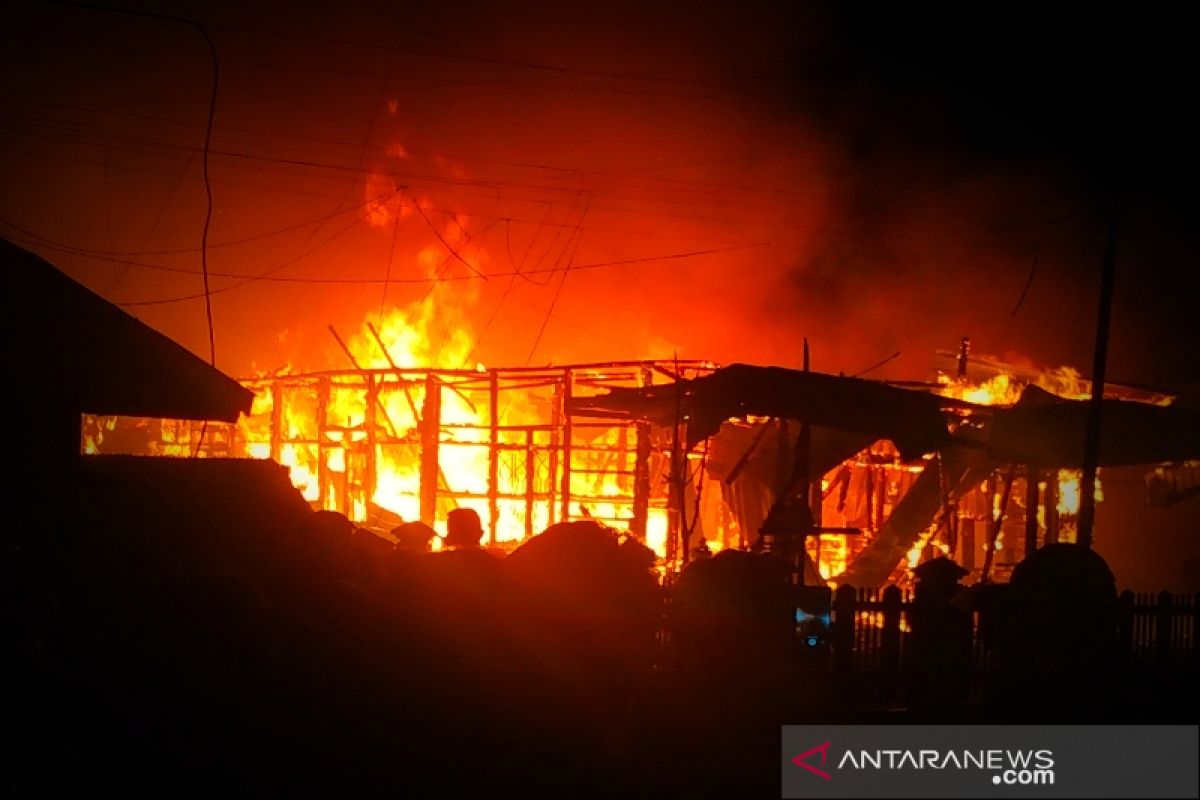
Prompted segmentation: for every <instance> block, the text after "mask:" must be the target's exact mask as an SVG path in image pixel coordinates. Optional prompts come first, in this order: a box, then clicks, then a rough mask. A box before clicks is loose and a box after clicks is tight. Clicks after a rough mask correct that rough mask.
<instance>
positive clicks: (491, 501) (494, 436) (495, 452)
mask: <svg viewBox="0 0 1200 800" xmlns="http://www.w3.org/2000/svg"><path fill="white" fill-rule="evenodd" d="M488 418H489V425H490V430H489V433H488V440H489V442H490V446H489V447H488V541H489V542H490V543H491V545H492V546H493V547H495V546H496V540H497V534H498V530H497V529H498V528H499V526H500V499H499V496H500V377H499V374H498V373H497V372H496V370H492V371H491V372H490V373H489V374H488Z"/></svg>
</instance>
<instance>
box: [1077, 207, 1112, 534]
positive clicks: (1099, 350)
mask: <svg viewBox="0 0 1200 800" xmlns="http://www.w3.org/2000/svg"><path fill="white" fill-rule="evenodd" d="M1109 213H1110V216H1109V221H1108V235H1107V237H1105V241H1104V259H1103V261H1102V263H1101V266H1100V308H1099V311H1098V313H1097V314H1096V346H1095V349H1094V351H1093V358H1092V397H1091V400H1090V402H1089V403H1088V414H1087V431H1086V434H1085V436H1084V441H1083V478H1082V479H1081V480H1080V482H1079V522H1078V525H1079V535H1078V539H1077V541H1078V542H1079V544H1081V545H1083V546H1084V547H1091V546H1092V530H1093V527H1094V525H1095V522H1096V469H1097V468H1098V467H1099V465H1100V431H1101V428H1102V419H1103V413H1104V372H1105V368H1106V365H1107V363H1108V328H1109V320H1110V318H1111V317H1112V303H1113V284H1114V283H1115V279H1116V272H1117V221H1118V219H1119V216H1120V195H1119V194H1114V197H1113V198H1112V205H1111V208H1110V212H1109Z"/></svg>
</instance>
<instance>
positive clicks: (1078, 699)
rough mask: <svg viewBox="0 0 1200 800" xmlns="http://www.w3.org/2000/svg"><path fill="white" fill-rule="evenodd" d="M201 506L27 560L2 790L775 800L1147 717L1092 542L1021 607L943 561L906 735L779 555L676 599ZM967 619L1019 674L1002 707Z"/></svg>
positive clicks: (108, 508)
mask: <svg viewBox="0 0 1200 800" xmlns="http://www.w3.org/2000/svg"><path fill="white" fill-rule="evenodd" d="M131 469H134V468H131ZM179 469H197V470H199V471H198V473H197V475H198V476H199V477H203V475H204V472H203V470H202V469H200V468H197V467H180V468H179ZM193 477H196V476H193ZM197 481H198V482H199V484H200V485H199V486H198V487H194V488H195V494H196V496H198V497H204V498H208V499H206V500H204V501H202V502H199V503H198V504H197V505H195V506H193V507H192V508H191V510H190V512H189V511H188V510H187V509H186V508H185V509H184V512H183V513H181V510H180V505H179V502H180V500H179V497H178V496H174V497H173V496H170V492H166V491H165V490H164V491H159V492H155V491H146V487H145V486H144V485H142V484H138V483H137V482H133V483H130V482H128V481H126V482H124V483H122V482H121V481H114V480H113V479H112V476H111V475H98V476H91V477H90V478H87V479H85V480H83V481H82V484H83V485H82V487H81V489H80V490H79V491H78V492H77V494H76V498H77V499H76V500H75V501H74V502H73V504H72V505H71V507H70V508H68V509H65V510H64V511H63V513H62V515H60V520H66V521H65V522H61V523H60V524H59V525H58V526H56V527H53V528H51V529H40V530H26V531H24V533H22V534H21V535H13V536H10V538H9V539H8V546H9V555H10V558H9V559H7V563H8V564H9V565H10V567H11V568H10V572H9V577H10V580H9V581H8V586H9V594H10V599H11V601H12V602H11V603H10V604H9V607H10V609H11V610H12V620H13V622H14V623H15V624H14V626H13V628H12V630H14V631H15V633H16V635H15V637H14V641H15V642H16V652H15V654H14V657H13V658H12V659H11V660H10V663H11V664H13V665H14V666H15V667H16V672H17V678H16V679H15V680H16V683H15V684H13V685H14V686H17V687H19V688H18V690H16V691H14V692H12V693H11V694H12V695H13V698H12V699H13V702H12V703H11V704H10V705H11V707H12V714H11V715H10V725H9V734H10V735H9V741H8V743H7V744H8V749H7V752H8V753H9V755H10V757H11V758H12V759H13V765H14V766H13V768H12V769H10V770H9V772H8V782H9V786H10V788H13V789H16V790H18V791H26V792H33V791H37V792H38V793H42V792H43V791H50V790H77V789H88V788H93V787H96V786H101V785H111V786H121V787H125V788H129V789H133V788H136V789H151V790H156V791H179V790H187V791H207V790H216V791H239V792H251V793H257V794H263V795H269V796H273V795H283V794H289V793H294V792H296V791H302V792H304V793H329V794H339V795H342V794H355V795H357V794H389V795H393V794H395V793H397V792H404V791H412V790H415V789H417V788H418V787H427V790H426V791H427V793H429V794H432V795H433V796H457V795H458V794H459V793H461V792H466V791H506V792H507V791H513V792H514V793H519V794H522V795H525V796H549V795H554V796H561V795H562V794H563V793H565V792H569V793H570V794H573V795H577V796H602V795H603V796H612V795H614V794H616V795H618V796H648V795H655V796H660V797H661V796H714V797H726V796H739V797H746V796H777V794H778V772H777V766H778V761H777V760H778V747H779V726H780V725H783V724H789V723H803V722H820V721H825V722H873V721H885V720H888V721H890V720H897V721H921V722H953V721H977V722H978V721H984V722H987V721H1009V722H1029V721H1046V722H1075V721H1103V722H1117V721H1122V720H1123V719H1125V718H1126V716H1128V714H1129V712H1130V709H1129V708H1127V707H1125V706H1123V705H1122V703H1123V702H1125V699H1124V698H1127V697H1128V696H1129V692H1127V691H1124V690H1123V686H1124V684H1123V680H1125V679H1126V678H1127V677H1128V672H1127V671H1126V670H1124V668H1123V667H1122V662H1121V661H1120V659H1119V657H1118V656H1119V653H1117V651H1116V646H1115V640H1114V639H1113V631H1114V627H1115V622H1114V619H1115V617H1114V615H1115V613H1116V606H1115V602H1116V590H1115V585H1114V583H1113V580H1112V573H1111V571H1109V570H1108V568H1107V565H1105V564H1104V562H1103V560H1102V559H1100V558H1099V556H1097V555H1096V554H1095V553H1093V552H1091V551H1090V550H1086V549H1085V548H1079V547H1078V546H1075V545H1052V546H1050V547H1047V548H1045V549H1044V550H1040V551H1038V553H1036V554H1035V555H1034V556H1033V557H1031V558H1030V559H1028V560H1027V561H1026V562H1024V563H1023V564H1022V565H1021V566H1020V567H1018V568H1017V570H1016V571H1015V572H1014V574H1013V578H1012V583H1011V584H1010V585H1009V586H1006V587H972V588H970V589H964V588H963V587H961V586H960V585H959V583H958V581H959V579H960V578H961V573H962V571H961V570H960V569H959V568H957V567H956V566H955V565H953V563H952V562H949V561H948V560H946V559H936V560H934V561H931V562H929V563H928V564H926V565H923V566H922V567H921V568H920V569H919V570H918V571H917V577H918V579H919V582H918V584H917V594H916V598H915V600H914V602H913V605H912V608H911V612H910V619H911V627H912V630H911V635H910V636H909V639H908V644H907V645H906V651H905V652H906V658H905V663H904V667H903V668H904V672H905V675H906V676H907V681H906V683H905V687H906V688H905V690H904V692H903V693H902V694H901V696H900V697H899V705H898V709H899V710H900V711H902V712H903V713H902V714H901V715H900V716H896V710H897V709H892V710H890V712H889V713H888V714H884V713H882V712H880V711H879V710H878V709H871V708H866V707H865V706H862V705H859V704H858V703H857V701H856V698H855V697H854V696H853V695H852V694H851V695H847V693H846V691H845V687H844V686H842V685H840V683H839V681H840V676H838V675H836V674H832V673H831V671H830V670H829V669H828V661H827V660H822V659H821V657H820V654H819V651H814V650H812V649H811V648H807V647H806V646H805V643H804V642H802V641H800V640H799V639H798V637H797V636H796V616H795V612H796V603H795V600H794V594H793V592H794V588H795V587H794V586H792V584H791V582H790V577H791V576H790V574H789V571H788V569H787V567H786V566H785V565H784V564H783V563H782V562H780V561H778V560H776V559H774V558H773V557H771V556H769V555H763V554H757V553H748V552H741V551H728V550H727V551H721V552H719V553H716V554H715V555H712V556H710V557H706V558H703V559H699V560H697V561H694V562H693V563H692V564H690V565H689V566H688V567H687V568H686V569H685V570H684V571H683V572H682V574H681V575H680V576H679V577H678V579H677V581H676V583H675V585H674V586H673V587H672V588H671V592H670V595H669V598H670V602H669V603H667V602H666V601H667V599H668V595H667V593H665V592H664V590H663V589H662V588H661V587H660V585H659V581H658V576H657V575H656V574H655V571H654V570H655V556H654V554H653V553H652V552H651V551H650V550H649V549H647V548H646V547H644V546H643V545H642V544H640V543H638V542H637V541H635V540H634V539H632V538H631V537H629V536H627V535H622V534H619V533H617V532H615V531H613V530H610V529H608V528H606V527H604V526H602V525H600V524H598V523H596V522H591V521H581V522H570V523H560V524H556V525H552V526H551V527H550V528H549V529H547V530H546V531H545V532H543V533H541V534H540V535H538V536H536V537H534V538H532V539H531V540H529V541H527V542H525V543H524V544H522V545H521V546H520V547H517V548H516V549H515V550H514V551H513V552H512V553H511V554H508V555H502V554H500V553H498V552H496V551H494V550H491V549H489V548H487V547H484V546H482V542H481V540H482V538H483V537H482V534H483V529H482V527H481V526H480V524H479V518H478V516H477V515H476V514H475V513H474V512H473V511H469V510H463V511H459V512H455V513H453V514H451V515H450V518H449V520H448V522H449V523H450V524H449V525H448V531H447V534H448V535H447V537H446V540H445V545H446V546H445V547H444V548H443V549H441V550H439V551H438V552H431V545H432V543H433V541H434V533H433V531H432V529H431V528H429V527H428V526H426V525H423V524H421V523H419V522H410V523H405V524H404V525H401V526H400V527H398V528H397V529H396V530H395V531H394V537H393V538H394V539H395V541H394V542H393V541H391V540H389V539H385V538H383V537H381V536H379V535H376V534H375V533H372V532H370V531H368V530H364V529H361V528H358V527H356V526H355V525H354V524H353V523H351V522H350V521H349V520H348V519H346V517H344V516H342V515H341V514H337V513H333V512H327V511H317V512H313V511H311V510H309V509H308V508H307V507H305V506H303V504H300V507H297V506H295V505H294V504H289V503H290V501H286V500H283V499H281V500H279V501H278V502H274V501H269V498H266V499H264V496H269V495H271V493H272V492H274V491H276V490H275V489H273V488H271V487H267V486H258V487H250V489H246V488H245V487H241V488H242V489H243V490H242V491H233V490H232V488H231V487H230V486H223V485H215V484H211V483H210V484H205V483H204V481H203V480H199V478H197V479H196V480H194V481H193V483H196V482H197ZM234 483H235V484H237V483H238V481H235V482H234ZM278 493H279V494H280V495H281V496H282V494H283V492H282V490H280V491H279V492H278ZM213 497H218V498H222V499H221V500H220V502H216V503H214V502H212V501H211V498H213ZM264 508H265V509H266V510H263V509H264ZM68 522H70V523H71V524H68ZM975 609H979V610H980V619H981V626H982V627H981V631H980V633H981V635H982V636H983V637H984V640H985V644H986V645H987V646H988V647H990V648H992V649H993V650H994V652H995V653H996V657H997V659H998V661H999V664H1000V672H999V677H998V678H997V679H996V680H994V681H992V682H989V683H988V684H987V685H985V686H984V687H982V689H981V688H980V687H979V686H977V685H975V684H973V683H972V676H971V669H972V667H971V663H972V662H971V648H972V646H973V644H972V642H973V639H972V631H971V624H972V623H971V619H972V616H971V614H972V612H973V611H974V610H975ZM1193 697H1194V695H1192V696H1189V697H1186V698H1182V699H1180V700H1179V711H1178V713H1180V714H1183V715H1185V716H1186V715H1187V714H1191V713H1192V712H1193V711H1194V708H1195V706H1194V700H1193V699H1192V698H1193ZM1146 713H1149V714H1151V715H1153V714H1156V713H1159V712H1157V711H1153V710H1152V711H1149V712H1146ZM1123 715H1124V716H1123ZM1141 721H1147V720H1146V719H1145V716H1144V715H1143V717H1142V718H1141ZM1149 721H1167V720H1165V719H1153V720H1149Z"/></svg>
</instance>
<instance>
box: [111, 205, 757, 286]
mask: <svg viewBox="0 0 1200 800" xmlns="http://www.w3.org/2000/svg"><path fill="white" fill-rule="evenodd" d="M363 219H365V217H362V218H360V219H357V220H355V221H354V223H352V224H351V226H350V227H353V226H354V225H357V224H358V223H359V222H362V220H363ZM344 232H345V231H342V233H344ZM338 235H340V233H339V234H338ZM334 238H336V237H334ZM330 241H332V239H331V240H330ZM328 243H329V242H328V241H327V242H325V243H324V244H328ZM775 244H779V242H754V243H752V244H747V245H741V246H737V247H725V248H717V249H712V250H694V251H691V252H687V253H668V254H666V255H661V256H646V257H643V258H626V259H622V260H619V261H598V262H594V263H591V264H572V265H571V266H570V267H561V268H560V267H550V268H547V269H544V270H538V272H543V273H544V272H557V271H559V270H560V269H561V270H563V271H566V272H583V271H587V270H595V269H609V268H612V267H623V266H632V265H635V264H651V263H656V262H668V261H680V260H685V259H689V258H700V257H703V256H710V255H719V254H723V253H730V252H735V251H739V250H748V249H751V248H761V247H770V246H772V245H775ZM321 246H324V245H321ZM314 249H315V248H314ZM310 252H311V251H310ZM304 255H308V254H307V253H305V254H304ZM301 257H302V256H301ZM299 258H300V257H297V258H296V259H292V260H289V261H288V262H286V263H284V264H280V265H277V266H275V267H272V268H270V269H268V270H266V271H265V272H263V273H260V274H258V275H246V274H235V273H220V272H214V273H213V275H214V277H227V278H241V279H243V280H242V281H241V282H240V283H237V284H234V285H232V286H227V287H223V288H221V289H214V290H213V294H221V293H223V292H228V291H232V290H233V289H239V288H241V287H243V286H246V285H248V284H250V283H256V282H259V281H262V282H266V283H294V284H317V285H376V286H377V285H379V284H381V283H383V279H382V278H359V279H355V278H288V277H275V276H274V273H276V272H278V271H280V270H282V269H284V268H286V267H289V266H291V265H292V264H294V263H295V262H296V261H297V260H299ZM101 260H104V259H101ZM133 266H135V267H146V266H148V265H146V264H134V265H133ZM165 269H167V270H168V271H171V272H188V270H183V269H177V268H165ZM193 274H194V272H193ZM515 274H517V273H516V272H513V271H506V272H490V273H487V277H489V278H502V277H507V276H509V275H515ZM470 280H479V278H477V277H475V276H474V275H447V276H437V277H425V278H391V279H390V283H393V284H397V283H403V284H430V283H435V284H436V283H444V282H448V281H470ZM203 296H204V295H201V294H190V295H182V296H179V297H166V298H160V299H157V300H145V301H140V302H134V303H128V304H118V305H129V306H151V305H168V304H171V303H182V302H186V301H189V300H198V299H200V298H201V297H203Z"/></svg>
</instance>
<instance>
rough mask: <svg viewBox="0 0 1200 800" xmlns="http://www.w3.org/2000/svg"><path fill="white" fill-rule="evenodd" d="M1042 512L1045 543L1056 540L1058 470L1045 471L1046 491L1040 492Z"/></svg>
mask: <svg viewBox="0 0 1200 800" xmlns="http://www.w3.org/2000/svg"><path fill="white" fill-rule="evenodd" d="M1042 513H1043V515H1044V516H1045V517H1046V540H1045V541H1046V544H1056V543H1057V542H1058V525H1059V521H1058V470H1055V469H1052V470H1050V471H1048V472H1047V473H1046V491H1045V492H1043V493H1042Z"/></svg>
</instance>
